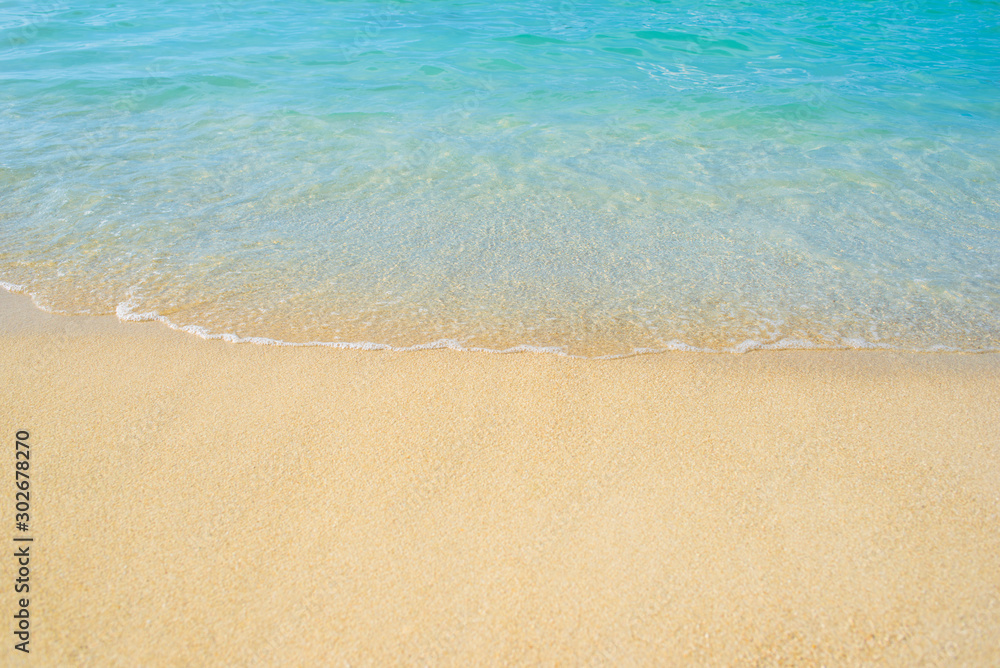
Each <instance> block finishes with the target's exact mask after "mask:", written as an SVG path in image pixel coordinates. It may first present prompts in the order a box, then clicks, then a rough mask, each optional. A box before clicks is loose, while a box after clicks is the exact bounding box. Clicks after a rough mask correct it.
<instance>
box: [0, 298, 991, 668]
mask: <svg viewBox="0 0 1000 668" xmlns="http://www.w3.org/2000/svg"><path fill="white" fill-rule="evenodd" d="M0 341H2V352H0V369H2V381H3V382H2V384H0V409H2V414H0V429H2V432H0V433H2V434H3V441H4V442H5V443H6V445H5V446H4V453H5V454H4V455H3V457H2V458H0V461H3V462H5V463H6V464H5V465H4V468H5V469H7V470H8V471H9V474H3V475H7V476H8V477H10V478H11V479H13V471H12V469H13V461H14V455H13V451H14V437H15V432H16V431H17V430H20V429H23V430H28V431H30V433H31V437H30V441H31V443H32V448H33V450H32V453H33V454H32V460H31V467H32V468H31V471H32V506H33V513H34V515H33V518H32V521H33V523H32V535H34V537H35V543H34V544H33V549H34V552H33V555H34V556H33V562H32V576H31V577H32V585H31V586H32V599H31V613H32V637H31V649H32V653H31V655H30V657H28V662H30V663H32V664H34V665H52V666H55V665H102V666H104V665H121V666H138V665H143V666H157V665H224V664H230V665H247V664H261V665H268V664H270V665H278V664H280V665H352V666H355V665H376V666H381V665H387V664H452V665H475V664H485V665H506V664H513V665H522V664H555V663H559V664H562V665H580V664H608V665H650V664H658V665H671V664H678V665H680V664H690V663H695V664H712V665H716V664H736V665H739V664H756V663H762V664H765V665H783V664H794V665H803V664H806V665H808V664H821V663H825V664H827V665H852V664H860V663H865V662H879V663H887V664H890V665H914V664H917V663H921V662H925V663H930V664H955V663H958V664H968V665H983V666H985V665H1000V373H998V370H1000V359H998V356H997V355H951V354H924V355H916V354H895V353H887V352H845V351H839V352H823V351H786V352H767V353H750V354H746V355H703V354H688V353H670V354H661V355H647V356H640V357H633V358H628V359H620V360H606V361H594V360H571V359H563V358H559V357H555V356H552V355H542V354H510V355H491V354H485V353H459V352H454V351H427V352H419V353H413V352H409V353H389V352H354V351H344V350H333V349H323V348H279V347H268V346H255V345H237V344H229V343H223V342H218V341H203V340H201V339H198V338H196V337H194V336H191V335H187V334H181V333H178V332H173V331H170V330H168V329H166V328H165V327H163V326H161V325H158V324H154V323H146V324H123V323H119V322H118V321H117V320H115V319H113V318H80V317H75V318H69V317H63V316H54V315H49V314H45V313H42V312H40V311H38V310H36V309H34V308H33V307H32V306H31V305H30V302H29V301H28V300H27V299H26V298H24V297H22V296H17V295H9V294H0ZM8 490H9V491H8V492H6V493H5V500H3V501H2V503H3V506H4V510H3V519H4V521H7V522H10V523H11V525H12V524H13V512H14V511H13V496H14V490H13V486H12V485H10V486H8ZM7 497H9V498H7ZM13 533H14V531H13V529H11V531H10V534H13ZM5 540H7V541H8V546H10V545H13V543H11V542H9V541H10V537H8V538H7V539H5ZM12 550H13V548H11V547H8V548H4V550H3V551H4V552H5V553H8V552H12ZM0 567H2V569H3V570H2V578H3V583H12V580H13V577H14V568H15V565H14V559H13V558H12V557H11V556H8V557H5V558H3V559H0ZM11 586H12V585H11V584H0V589H2V590H3V591H4V592H5V593H4V594H3V597H2V602H0V605H2V610H3V614H4V616H5V617H6V618H7V619H8V628H12V622H11V621H10V620H11V616H10V611H11V610H13V605H14V598H15V596H14V594H13V593H12V591H11ZM3 643H4V646H3V648H2V650H0V659H2V661H3V662H4V663H6V664H9V665H15V662H16V664H17V665H20V664H21V663H24V661H23V659H24V658H25V657H23V656H20V653H17V652H15V651H14V650H13V644H14V639H13V636H12V634H11V632H10V631H8V632H6V633H5V640H4V641H3Z"/></svg>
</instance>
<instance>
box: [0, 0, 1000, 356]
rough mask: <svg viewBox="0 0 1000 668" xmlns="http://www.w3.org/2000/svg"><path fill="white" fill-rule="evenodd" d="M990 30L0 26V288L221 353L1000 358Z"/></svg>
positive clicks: (85, 10)
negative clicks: (193, 337) (781, 353)
mask: <svg viewBox="0 0 1000 668" xmlns="http://www.w3.org/2000/svg"><path fill="white" fill-rule="evenodd" d="M998 17H1000V2H995V1H987V0H978V1H977V0H954V1H951V2H946V1H943V0H942V1H918V0H836V1H831V0H815V1H810V2H804V1H792V0H773V1H769V0H759V1H754V2H744V1H740V2H737V1H728V0H708V1H695V0H677V1H673V2H670V1H653V0H558V1H557V0H533V1H527V0H515V1H511V2H484V1H480V0H465V1H458V0H407V1H403V0H373V1H362V0H340V1H323V0H283V1H282V2H274V1H264V0H241V1H236V0H223V1H219V2H214V1H213V0H203V1H200V2H190V1H188V0H175V1H172V2H151V1H148V0H136V1H135V2H95V1H93V0H76V1H72V2H71V1H70V0H55V1H54V2H47V1H46V0H43V1H42V2H22V1H20V0H16V1H13V2H11V1H4V2H0V27H2V30H0V281H2V282H3V284H4V285H5V286H6V287H8V288H10V289H17V290H20V291H23V292H27V293H29V294H31V295H33V296H34V298H35V300H36V302H37V303H38V304H39V305H40V306H42V307H43V308H47V309H49V310H53V311H57V312H65V313H81V314H82V313H89V314H113V313H117V314H118V315H119V317H122V318H125V319H153V318H155V319H161V320H164V321H166V322H169V323H170V324H171V325H173V326H175V327H179V328H186V329H188V330H189V331H193V332H196V333H199V334H201V335H204V336H220V337H225V338H228V339H231V340H241V339H250V340H254V341H272V342H286V343H330V344H338V345H347V344H350V345H365V346H391V347H396V348H407V347H414V346H442V345H447V346H451V347H460V348H466V349H486V350H508V349H512V348H513V349H523V348H531V349H546V350H553V351H559V352H563V353H567V354H572V355H583V356H603V355H619V354H629V353H631V352H634V351H646V350H665V349H689V348H693V349H699V350H712V351H743V350H748V349H753V348H760V347H814V346H817V347H828V348H856V347H870V346H879V347H889V348H896V349H903V350H961V351H983V350H998V349H1000V186H998V184H1000V18H998Z"/></svg>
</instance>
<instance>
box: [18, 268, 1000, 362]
mask: <svg viewBox="0 0 1000 668" xmlns="http://www.w3.org/2000/svg"><path fill="white" fill-rule="evenodd" d="M0 288H3V289H4V290H7V291H8V292H13V293H18V294H25V295H27V296H29V297H31V301H32V303H34V305H35V306H36V307H37V308H38V309H40V310H42V311H45V312H47V313H60V314H61V315H68V314H65V313H62V312H57V311H53V310H52V309H48V308H45V307H44V306H42V305H40V304H39V303H38V301H37V300H36V298H35V295H34V294H32V293H30V292H28V291H27V288H26V286H23V285H16V284H14V283H7V282H5V281H0ZM137 302H138V300H137V299H136V298H135V297H132V298H130V299H129V300H128V301H125V302H121V303H120V304H118V306H117V307H116V308H115V316H116V317H117V318H118V319H119V320H121V321H123V322H159V323H162V324H164V325H166V326H167V327H169V328H170V329H173V330H176V331H179V332H185V333H187V334H194V335H195V336H197V337H199V338H202V339H208V340H217V341H227V342H229V343H250V344H256V345H267V346H288V347H292V348H302V347H316V346H319V347H324V348H339V349H343V350H388V351H393V352H407V351H413V350H455V351H459V352H473V353H495V354H508V353H547V354H550V355H558V356H560V357H567V358H572V359H593V360H608V359H621V358H624V357H633V356H635V355H649V354H654V353H665V352H692V353H710V354H718V355H724V354H743V353H748V352H751V351H754V350H895V351H898V352H913V353H948V352H952V353H996V352H1000V348H981V349H978V350H960V349H958V348H954V347H951V346H945V345H941V344H934V345H932V346H929V347H927V348H900V347H897V346H891V345H889V344H887V343H874V342H871V341H867V340H865V339H857V338H850V339H848V338H845V339H842V341H843V344H844V345H839V346H838V345H829V346H826V345H817V344H815V343H813V342H812V341H806V340H804V339H780V340H778V341H773V342H770V343H765V342H763V341H755V340H753V339H747V340H746V341H744V342H742V343H740V344H737V345H735V346H732V347H729V348H721V349H718V348H699V347H697V346H692V345H690V344H687V343H684V342H683V341H677V340H673V341H668V342H667V343H665V344H664V346H663V347H662V348H633V349H632V351H631V352H627V353H619V354H615V355H598V356H594V357H588V356H586V355H572V354H570V353H568V352H566V349H565V347H564V346H532V345H528V344H521V345H518V346H513V347H511V348H499V349H498V348H481V347H478V346H469V347H466V346H463V345H462V343H461V342H460V341H457V340H456V339H439V340H437V341H431V342H429V343H420V344H417V345H413V346H392V345H389V344H387V343H374V342H370V341H360V342H347V341H307V342H295V341H282V340H280V339H270V338H267V337H262V336H239V335H237V334H230V333H221V334H218V333H213V332H210V331H208V330H207V329H205V328H204V327H201V326H199V325H177V324H175V323H173V322H171V321H170V319H169V318H167V317H166V316H162V315H160V314H158V313H155V312H152V311H150V312H148V313H135V312H134V311H133V310H132V308H133V307H134V306H135V305H136V303H137Z"/></svg>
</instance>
